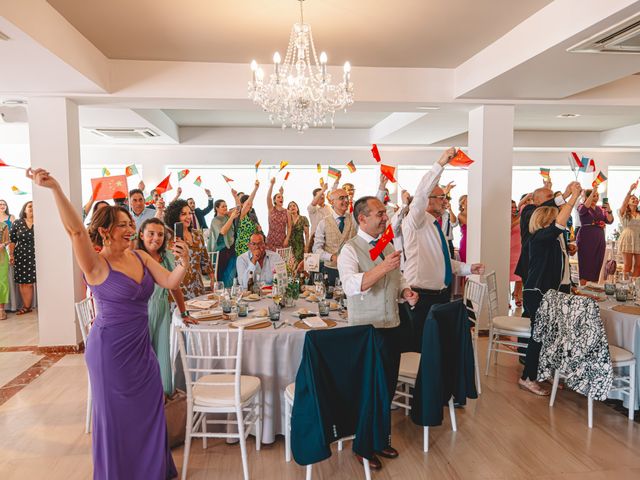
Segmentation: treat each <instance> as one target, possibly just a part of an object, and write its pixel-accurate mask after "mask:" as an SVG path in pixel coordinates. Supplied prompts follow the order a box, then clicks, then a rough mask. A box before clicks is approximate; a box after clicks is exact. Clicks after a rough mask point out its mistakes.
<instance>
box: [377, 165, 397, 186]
mask: <svg viewBox="0 0 640 480" xmlns="http://www.w3.org/2000/svg"><path fill="white" fill-rule="evenodd" d="M395 172H396V169H395V167H392V166H391V165H385V164H384V163H383V164H381V165H380V173H382V174H383V175H384V176H385V177H387V178H388V179H389V180H390V181H391V182H393V183H396V179H395V178H394V176H393V175H394V174H395Z"/></svg>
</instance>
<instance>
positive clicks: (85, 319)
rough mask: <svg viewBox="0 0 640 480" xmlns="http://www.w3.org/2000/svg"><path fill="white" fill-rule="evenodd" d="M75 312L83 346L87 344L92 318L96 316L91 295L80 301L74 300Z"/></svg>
mask: <svg viewBox="0 0 640 480" xmlns="http://www.w3.org/2000/svg"><path fill="white" fill-rule="evenodd" d="M75 305H76V314H77V315H78V324H79V325H80V333H81V334H82V341H83V342H84V344H85V346H86V345H87V336H88V335H89V330H91V325H92V323H93V319H94V318H96V308H95V304H94V303H93V297H87V298H85V299H84V300H82V301H80V302H76V304H75Z"/></svg>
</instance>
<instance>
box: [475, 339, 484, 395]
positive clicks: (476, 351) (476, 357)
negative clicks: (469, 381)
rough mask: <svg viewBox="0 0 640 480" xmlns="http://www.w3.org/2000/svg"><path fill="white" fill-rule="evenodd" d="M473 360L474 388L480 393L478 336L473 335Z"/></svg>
mask: <svg viewBox="0 0 640 480" xmlns="http://www.w3.org/2000/svg"><path fill="white" fill-rule="evenodd" d="M476 328H477V327H476ZM473 361H474V362H475V364H476V390H478V395H480V394H481V393H482V386H481V384H480V365H479V364H478V338H477V337H475V336H474V340H473Z"/></svg>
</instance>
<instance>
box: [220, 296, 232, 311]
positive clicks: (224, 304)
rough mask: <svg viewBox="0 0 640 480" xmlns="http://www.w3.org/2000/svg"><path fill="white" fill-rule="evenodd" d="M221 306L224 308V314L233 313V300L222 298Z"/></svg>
mask: <svg viewBox="0 0 640 480" xmlns="http://www.w3.org/2000/svg"><path fill="white" fill-rule="evenodd" d="M220 306H221V307H222V313H231V299H230V298H229V297H226V296H225V297H222V299H221V300H220Z"/></svg>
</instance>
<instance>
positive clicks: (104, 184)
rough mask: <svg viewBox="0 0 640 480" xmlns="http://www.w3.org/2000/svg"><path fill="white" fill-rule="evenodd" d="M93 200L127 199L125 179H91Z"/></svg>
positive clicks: (124, 177) (121, 176) (121, 177)
mask: <svg viewBox="0 0 640 480" xmlns="http://www.w3.org/2000/svg"><path fill="white" fill-rule="evenodd" d="M91 190H92V191H93V200H94V201H97V200H111V199H112V198H127V191H128V188H127V177H126V176H125V175H115V176H113V177H98V178H92V179H91Z"/></svg>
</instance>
